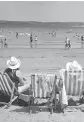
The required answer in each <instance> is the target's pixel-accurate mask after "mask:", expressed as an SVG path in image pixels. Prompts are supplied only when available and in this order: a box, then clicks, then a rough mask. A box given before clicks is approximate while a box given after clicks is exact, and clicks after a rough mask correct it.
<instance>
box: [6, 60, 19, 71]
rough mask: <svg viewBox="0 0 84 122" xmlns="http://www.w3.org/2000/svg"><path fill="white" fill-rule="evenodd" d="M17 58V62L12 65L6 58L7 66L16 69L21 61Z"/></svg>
mask: <svg viewBox="0 0 84 122" xmlns="http://www.w3.org/2000/svg"><path fill="white" fill-rule="evenodd" d="M17 60H18V63H17V64H16V65H14V66H12V65H11V64H10V60H8V61H7V66H8V68H10V69H17V68H19V67H20V65H21V61H20V60H19V59H17Z"/></svg>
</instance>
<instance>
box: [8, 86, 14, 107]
mask: <svg viewBox="0 0 84 122" xmlns="http://www.w3.org/2000/svg"><path fill="white" fill-rule="evenodd" d="M13 95H14V85H13V88H12V91H11V97H10V101H9V103H8V106H7V107H10V106H11V104H12V102H13V101H12V99H13Z"/></svg>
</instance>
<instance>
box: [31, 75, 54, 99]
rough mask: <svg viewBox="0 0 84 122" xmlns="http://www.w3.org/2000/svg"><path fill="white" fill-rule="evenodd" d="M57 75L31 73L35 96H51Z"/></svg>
mask: <svg viewBox="0 0 84 122" xmlns="http://www.w3.org/2000/svg"><path fill="white" fill-rule="evenodd" d="M54 79H55V75H54V74H42V75H39V74H38V75H36V74H35V75H31V84H32V88H33V90H34V93H33V94H34V95H33V96H34V97H37V98H46V97H49V95H48V93H50V92H51V91H52V89H53V84H54Z"/></svg>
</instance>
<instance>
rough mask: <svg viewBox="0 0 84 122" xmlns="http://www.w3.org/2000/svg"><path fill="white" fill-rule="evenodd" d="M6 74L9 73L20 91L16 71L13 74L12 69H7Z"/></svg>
mask: <svg viewBox="0 0 84 122" xmlns="http://www.w3.org/2000/svg"><path fill="white" fill-rule="evenodd" d="M4 73H7V74H8V76H9V77H10V79H11V80H12V82H13V83H14V84H15V86H16V88H17V89H18V84H19V78H18V77H17V76H16V70H14V71H13V72H12V69H10V68H6V69H5V71H4Z"/></svg>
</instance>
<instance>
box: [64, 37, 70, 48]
mask: <svg viewBox="0 0 84 122" xmlns="http://www.w3.org/2000/svg"><path fill="white" fill-rule="evenodd" d="M70 47H71V43H70V39H69V37H66V40H65V49H69V48H70Z"/></svg>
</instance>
